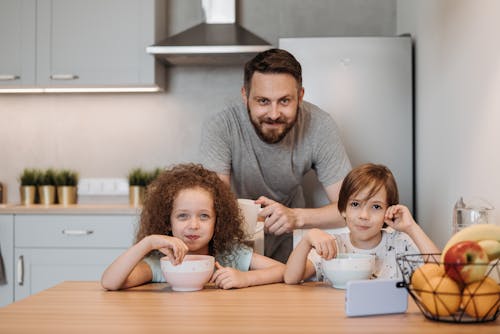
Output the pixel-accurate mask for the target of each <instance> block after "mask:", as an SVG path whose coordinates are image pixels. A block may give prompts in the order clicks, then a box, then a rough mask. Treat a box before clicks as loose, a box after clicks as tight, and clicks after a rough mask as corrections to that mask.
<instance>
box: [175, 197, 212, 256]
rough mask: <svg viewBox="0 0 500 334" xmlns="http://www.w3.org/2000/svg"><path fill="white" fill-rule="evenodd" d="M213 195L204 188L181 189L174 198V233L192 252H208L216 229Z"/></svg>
mask: <svg viewBox="0 0 500 334" xmlns="http://www.w3.org/2000/svg"><path fill="white" fill-rule="evenodd" d="M215 219H216V217H215V210H214V202H213V199H212V195H211V194H210V193H209V192H208V191H206V190H205V189H202V188H190V189H184V190H181V191H180V192H179V193H178V194H177V197H176V198H175V200H174V204H173V208H172V213H171V214H170V221H171V224H172V235H173V236H174V237H176V238H179V239H181V240H182V241H184V243H185V244H186V245H187V246H188V248H189V253H190V254H205V255H206V254H208V243H209V242H210V240H212V237H213V235H214V229H215Z"/></svg>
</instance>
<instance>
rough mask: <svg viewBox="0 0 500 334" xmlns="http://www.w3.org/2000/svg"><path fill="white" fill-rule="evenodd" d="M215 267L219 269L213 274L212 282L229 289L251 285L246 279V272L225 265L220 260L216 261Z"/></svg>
mask: <svg viewBox="0 0 500 334" xmlns="http://www.w3.org/2000/svg"><path fill="white" fill-rule="evenodd" d="M215 267H216V268H217V270H216V271H215V273H214V274H213V275H212V278H211V279H210V282H212V283H215V286H216V287H218V288H221V289H224V290H227V289H231V288H246V287H248V286H249V284H248V282H247V281H246V279H245V273H243V272H241V271H239V270H236V269H233V268H229V267H223V266H221V265H220V264H219V262H215Z"/></svg>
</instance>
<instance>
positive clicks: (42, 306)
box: [0, 282, 500, 334]
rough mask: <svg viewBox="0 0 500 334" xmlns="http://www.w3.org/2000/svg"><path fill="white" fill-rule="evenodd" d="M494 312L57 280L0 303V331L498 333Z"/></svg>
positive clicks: (297, 290) (316, 286)
mask: <svg viewBox="0 0 500 334" xmlns="http://www.w3.org/2000/svg"><path fill="white" fill-rule="evenodd" d="M499 325H500V320H498V319H497V321H495V322H489V323H483V324H450V323H443V322H435V321H431V320H427V319H426V318H425V317H424V316H423V315H422V314H421V313H420V311H419V310H418V308H417V306H416V305H415V303H414V302H413V300H410V302H409V308H408V312H407V313H403V314H394V315H383V316H370V317H357V318H348V317H346V316H345V313H344V291H342V290H336V289H333V288H331V287H330V286H327V285H324V284H323V283H306V284H303V285H286V284H272V285H264V286H257V287H251V288H246V289H235V290H228V291H225V290H220V289H216V288H214V287H212V286H207V287H206V288H205V289H203V290H201V291H197V292H174V291H172V290H171V289H170V288H169V287H168V286H167V285H166V284H147V285H144V286H140V287H137V288H133V289H129V290H126V291H116V292H111V291H104V290H103V289H102V288H101V287H100V285H99V283H98V282H64V283H61V284H59V285H57V286H55V287H53V288H50V289H47V290H45V291H42V292H40V293H38V294H36V295H33V296H30V297H28V298H26V299H24V300H21V301H18V302H16V303H14V304H11V305H9V306H6V307H4V308H0V333H30V334H31V333H37V334H39V333H71V334H75V333H160V332H165V333H166V332H169V333H217V334H220V333H252V334H262V333H384V334H386V333H418V334H422V333H426V334H428V333H430V334H433V333H439V334H444V333H454V334H460V333H467V334H470V333H473V332H474V331H478V332H479V331H480V332H481V333H485V334H488V333H495V334H498V333H499V328H500V327H499Z"/></svg>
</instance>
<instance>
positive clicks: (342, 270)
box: [321, 253, 375, 289]
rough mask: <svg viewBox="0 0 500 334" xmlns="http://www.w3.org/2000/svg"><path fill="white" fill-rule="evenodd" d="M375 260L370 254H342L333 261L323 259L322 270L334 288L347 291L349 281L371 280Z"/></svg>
mask: <svg viewBox="0 0 500 334" xmlns="http://www.w3.org/2000/svg"><path fill="white" fill-rule="evenodd" d="M374 260H375V257H374V256H373V255H369V254H354V253H352V254H347V253H340V254H337V257H336V258H334V259H331V260H324V259H321V268H322V270H323V273H324V274H325V276H326V278H327V279H328V280H329V281H330V282H331V283H332V286H333V287H334V288H337V289H345V288H346V284H347V282H349V281H352V280H360V279H369V278H370V277H371V275H372V272H373V263H374Z"/></svg>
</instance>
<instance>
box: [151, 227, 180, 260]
mask: <svg viewBox="0 0 500 334" xmlns="http://www.w3.org/2000/svg"><path fill="white" fill-rule="evenodd" d="M148 238H149V242H150V246H151V249H157V250H159V251H160V252H162V253H163V254H165V255H166V256H167V257H168V259H169V261H170V262H171V263H172V264H173V265H178V264H179V263H181V262H182V260H184V256H185V255H186V254H187V252H188V250H189V248H188V246H186V244H185V243H184V241H182V240H181V239H179V238H176V237H170V236H168V235H160V234H153V235H150V236H149V237H148Z"/></svg>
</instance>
